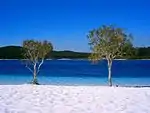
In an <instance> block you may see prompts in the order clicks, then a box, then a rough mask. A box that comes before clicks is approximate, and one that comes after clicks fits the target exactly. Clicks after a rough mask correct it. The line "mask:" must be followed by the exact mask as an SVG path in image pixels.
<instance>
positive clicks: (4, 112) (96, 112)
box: [0, 85, 150, 113]
mask: <svg viewBox="0 0 150 113" xmlns="http://www.w3.org/2000/svg"><path fill="white" fill-rule="evenodd" d="M0 113H150V88H125V87H107V86H53V85H49V86H48V85H45V86H44V85H40V86H32V85H1V86H0Z"/></svg>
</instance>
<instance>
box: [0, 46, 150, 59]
mask: <svg viewBox="0 0 150 113" xmlns="http://www.w3.org/2000/svg"><path fill="white" fill-rule="evenodd" d="M135 50H136V53H137V54H136V55H135V56H132V59H149V58H150V47H140V48H135ZM88 56H89V53H82V52H73V51H53V52H52V53H50V54H49V55H48V58H52V59H61V58H68V59H87V58H88ZM22 58H23V53H22V47H20V46H6V47H0V59H22Z"/></svg>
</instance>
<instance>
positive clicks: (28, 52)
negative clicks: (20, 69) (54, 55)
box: [23, 40, 53, 84]
mask: <svg viewBox="0 0 150 113" xmlns="http://www.w3.org/2000/svg"><path fill="white" fill-rule="evenodd" d="M23 50H24V57H25V59H26V60H25V62H26V67H27V68H28V69H29V70H30V71H31V72H32V74H33V80H32V82H31V83H32V84H39V83H38V81H37V75H38V74H39V72H40V68H41V66H42V65H43V63H44V60H45V59H46V56H47V54H48V53H50V52H51V51H52V50H53V46H52V44H51V43H50V42H48V41H43V42H41V41H35V40H25V41H23Z"/></svg>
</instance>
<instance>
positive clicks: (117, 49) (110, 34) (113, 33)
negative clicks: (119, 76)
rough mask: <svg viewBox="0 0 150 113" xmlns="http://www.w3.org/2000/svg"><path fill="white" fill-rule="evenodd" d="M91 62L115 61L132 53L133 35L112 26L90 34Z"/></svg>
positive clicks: (95, 30)
mask: <svg viewBox="0 0 150 113" xmlns="http://www.w3.org/2000/svg"><path fill="white" fill-rule="evenodd" d="M87 37H88V39H89V45H90V48H91V50H92V54H91V56H90V59H91V60H100V59H101V58H106V59H114V58H117V57H122V56H125V55H127V54H128V52H130V53H131V51H130V50H131V48H132V42H131V39H132V37H131V35H130V34H129V35H128V34H127V33H126V32H124V31H123V30H122V29H121V28H116V27H114V26H112V25H110V26H102V27H100V28H98V29H94V30H92V31H90V32H89V34H88V36H87Z"/></svg>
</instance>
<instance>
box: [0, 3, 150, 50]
mask: <svg viewBox="0 0 150 113" xmlns="http://www.w3.org/2000/svg"><path fill="white" fill-rule="evenodd" d="M149 6H150V1H149V0H0V46H6V45H21V43H22V41H23V40H24V39H38V40H43V39H46V40H49V41H51V42H52V43H53V45H54V48H55V49H56V50H74V51H89V47H88V44H87V43H88V40H87V38H86V34H87V33H88V31H89V30H91V29H93V28H97V27H99V26H101V25H103V24H114V25H116V26H119V27H122V28H124V29H125V30H126V31H127V32H129V33H132V34H133V36H134V45H135V46H150V13H149V11H150V7H149Z"/></svg>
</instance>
